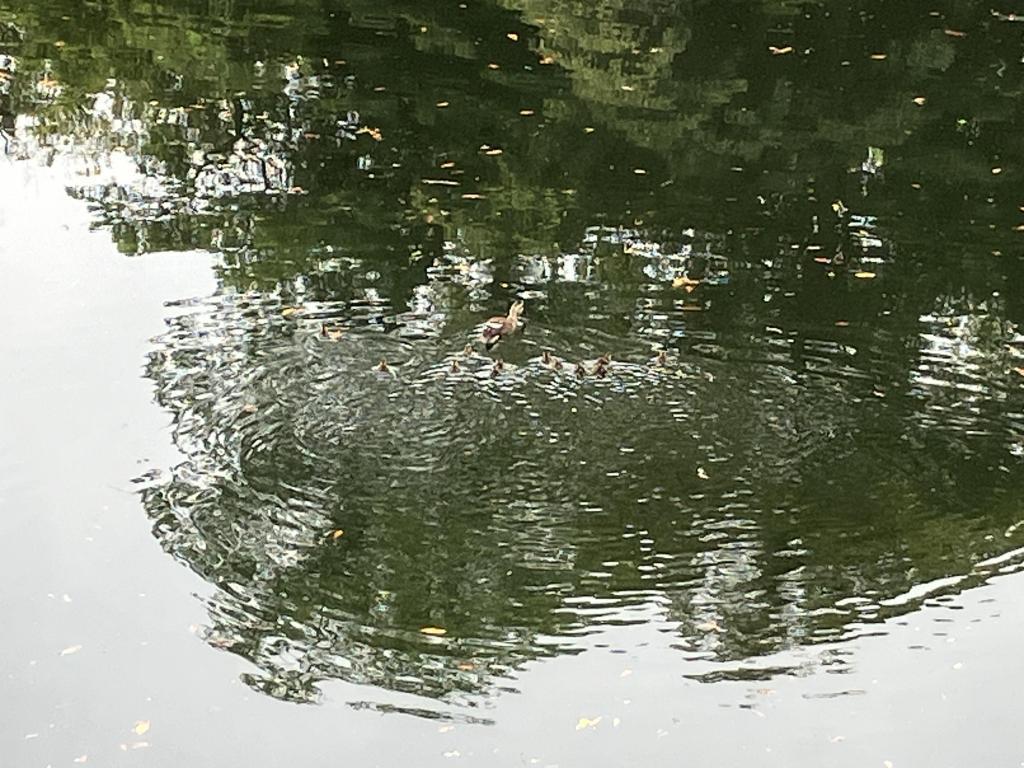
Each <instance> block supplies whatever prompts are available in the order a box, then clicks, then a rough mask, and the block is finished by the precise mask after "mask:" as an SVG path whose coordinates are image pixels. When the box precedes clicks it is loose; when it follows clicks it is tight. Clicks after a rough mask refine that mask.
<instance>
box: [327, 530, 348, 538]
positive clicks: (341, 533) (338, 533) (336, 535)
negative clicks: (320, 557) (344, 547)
mask: <svg viewBox="0 0 1024 768" xmlns="http://www.w3.org/2000/svg"><path fill="white" fill-rule="evenodd" d="M327 535H328V536H330V537H331V538H332V539H340V538H341V537H342V536H344V535H345V532H344V531H343V530H341V528H335V529H334V530H333V531H331V532H330V533H329V534H327Z"/></svg>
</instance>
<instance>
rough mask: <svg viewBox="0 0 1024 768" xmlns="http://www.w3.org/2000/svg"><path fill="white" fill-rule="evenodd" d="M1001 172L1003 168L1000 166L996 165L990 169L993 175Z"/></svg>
mask: <svg viewBox="0 0 1024 768" xmlns="http://www.w3.org/2000/svg"><path fill="white" fill-rule="evenodd" d="M1002 172H1003V169H1002V168H998V167H996V168H993V169H992V173H993V174H994V175H997V174H1000V173H1002Z"/></svg>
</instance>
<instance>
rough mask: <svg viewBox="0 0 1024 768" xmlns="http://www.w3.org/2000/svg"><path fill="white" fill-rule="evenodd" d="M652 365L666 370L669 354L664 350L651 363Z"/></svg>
mask: <svg viewBox="0 0 1024 768" xmlns="http://www.w3.org/2000/svg"><path fill="white" fill-rule="evenodd" d="M651 365H653V366H654V367H655V368H665V367H666V366H668V352H666V351H665V350H664V349H663V350H661V351H660V352H659V353H658V356H657V357H656V358H654V359H653V360H652V361H651Z"/></svg>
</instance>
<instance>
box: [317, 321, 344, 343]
mask: <svg viewBox="0 0 1024 768" xmlns="http://www.w3.org/2000/svg"><path fill="white" fill-rule="evenodd" d="M342 333H344V329H343V328H339V327H337V326H335V327H333V328H332V327H331V326H329V325H328V324H327V323H321V324H320V335H321V336H322V337H323V338H325V339H330V340H331V341H337V340H338V339H340V338H341V334H342Z"/></svg>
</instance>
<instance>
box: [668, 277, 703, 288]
mask: <svg viewBox="0 0 1024 768" xmlns="http://www.w3.org/2000/svg"><path fill="white" fill-rule="evenodd" d="M698 285H700V280H694V279H693V278H692V277H687V276H686V275H680V276H679V277H675V278H673V279H672V287H673V288H691V289H692V288H694V287H696V286H698Z"/></svg>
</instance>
